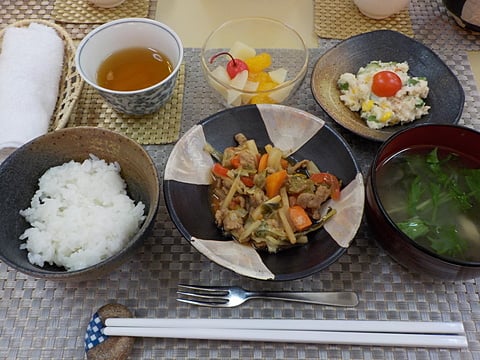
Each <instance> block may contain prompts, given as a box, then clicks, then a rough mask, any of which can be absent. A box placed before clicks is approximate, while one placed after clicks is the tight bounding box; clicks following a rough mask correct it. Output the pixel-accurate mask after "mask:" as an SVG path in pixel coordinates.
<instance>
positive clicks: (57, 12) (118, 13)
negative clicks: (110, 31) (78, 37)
mask: <svg viewBox="0 0 480 360" xmlns="http://www.w3.org/2000/svg"><path fill="white" fill-rule="evenodd" d="M148 6H149V1H148V0H125V1H124V2H123V3H122V4H120V5H118V6H116V7H113V8H108V9H105V8H100V7H97V6H94V5H92V4H90V3H89V2H88V1H87V0H55V4H54V7H53V11H52V17H53V18H54V19H55V20H56V21H59V22H67V23H73V24H100V23H104V22H107V21H111V20H115V19H120V18H127V17H147V15H148Z"/></svg>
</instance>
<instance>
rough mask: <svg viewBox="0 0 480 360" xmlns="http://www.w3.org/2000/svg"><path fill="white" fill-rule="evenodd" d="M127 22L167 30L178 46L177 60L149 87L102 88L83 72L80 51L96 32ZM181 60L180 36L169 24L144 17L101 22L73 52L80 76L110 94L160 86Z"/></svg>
mask: <svg viewBox="0 0 480 360" xmlns="http://www.w3.org/2000/svg"><path fill="white" fill-rule="evenodd" d="M127 23H144V24H151V25H153V26H157V27H159V28H161V29H163V30H165V31H167V32H168V33H169V35H170V36H171V37H172V38H174V39H175V42H176V43H177V47H178V54H179V55H178V62H177V64H176V65H175V67H174V68H173V71H172V72H171V73H170V75H168V76H167V77H166V78H165V79H163V80H162V81H160V82H158V83H156V84H154V85H152V86H150V87H147V88H143V89H138V90H132V91H116V90H111V89H107V88H104V87H102V86H99V85H98V84H97V83H96V82H94V81H92V80H91V79H90V78H89V77H88V76H87V75H86V73H85V71H84V69H83V67H82V64H81V62H80V59H81V57H82V53H83V51H84V48H85V46H87V44H88V42H89V41H90V40H91V39H92V38H93V37H94V36H95V35H96V34H98V33H100V32H102V31H105V30H109V29H110V28H112V27H114V26H117V25H120V24H127ZM182 62H183V44H182V41H181V39H180V37H179V36H178V35H177V33H176V32H175V31H173V29H171V28H170V27H169V26H167V25H165V24H163V23H161V22H158V21H156V20H152V19H146V18H123V19H117V20H113V21H110V22H108V23H105V24H102V25H100V26H99V27H97V28H95V29H94V30H92V31H91V32H89V33H88V34H87V35H86V36H85V37H84V38H83V39H82V41H80V43H79V44H78V47H77V51H76V54H75V65H76V67H77V71H78V72H79V74H80V75H81V76H82V78H83V79H84V80H85V81H86V82H87V83H88V84H89V85H91V86H93V87H94V88H96V89H99V90H100V91H104V92H106V93H111V94H121V95H127V94H138V93H142V92H145V91H148V90H150V89H154V88H156V87H158V86H161V85H163V84H164V83H166V82H167V81H169V80H170V79H171V78H172V77H174V76H176V74H177V73H178V70H179V69H180V66H181V65H182Z"/></svg>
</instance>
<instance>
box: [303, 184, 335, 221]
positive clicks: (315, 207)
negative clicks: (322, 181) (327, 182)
mask: <svg viewBox="0 0 480 360" xmlns="http://www.w3.org/2000/svg"><path fill="white" fill-rule="evenodd" d="M329 197H330V188H329V187H328V186H323V185H320V186H317V189H316V190H315V193H301V194H300V195H298V197H297V203H296V204H297V205H300V206H301V207H302V208H304V209H306V210H310V212H311V216H312V218H313V219H315V220H318V219H320V218H321V217H322V215H321V213H320V207H321V206H322V204H323V203H324V202H325V201H326V200H327V199H328V198H329Z"/></svg>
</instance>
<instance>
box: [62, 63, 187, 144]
mask: <svg viewBox="0 0 480 360" xmlns="http://www.w3.org/2000/svg"><path fill="white" fill-rule="evenodd" d="M184 85H185V65H184V64H182V66H181V67H180V72H179V74H178V78H177V83H176V85H175V90H174V92H173V95H172V98H171V99H170V101H168V102H167V103H166V104H165V105H164V106H163V107H162V108H161V109H160V110H159V111H158V112H156V113H154V114H150V115H145V116H138V117H135V116H129V115H123V114H119V113H117V112H115V111H114V110H113V109H112V108H111V107H110V106H109V105H107V104H106V103H105V101H104V100H103V98H102V97H101V96H100V95H99V94H98V93H97V92H96V90H95V89H94V88H92V87H91V86H90V85H88V84H85V86H84V87H83V90H82V93H81V95H80V98H79V99H78V102H77V107H76V109H75V110H74V111H73V112H72V114H71V115H70V119H69V121H68V124H67V126H66V127H74V126H98V127H102V128H106V129H110V130H114V131H117V132H119V133H121V134H124V135H126V136H128V137H130V138H131V139H133V140H135V141H136V142H138V143H139V144H142V145H158V144H167V143H171V142H174V141H176V140H178V136H179V133H180V122H181V118H182V106H183V90H184Z"/></svg>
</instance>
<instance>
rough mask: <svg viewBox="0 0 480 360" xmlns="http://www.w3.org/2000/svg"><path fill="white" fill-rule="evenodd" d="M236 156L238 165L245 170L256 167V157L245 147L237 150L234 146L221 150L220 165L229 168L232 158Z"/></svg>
mask: <svg viewBox="0 0 480 360" xmlns="http://www.w3.org/2000/svg"><path fill="white" fill-rule="evenodd" d="M236 156H238V159H239V163H240V167H242V168H243V169H246V170H255V169H256V168H257V158H256V156H255V155H254V154H252V153H251V152H250V151H248V150H247V149H244V150H239V149H238V148H235V147H229V148H226V149H225V150H224V152H223V161H222V165H223V166H225V167H227V168H231V167H232V159H233V158H234V157H236Z"/></svg>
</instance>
